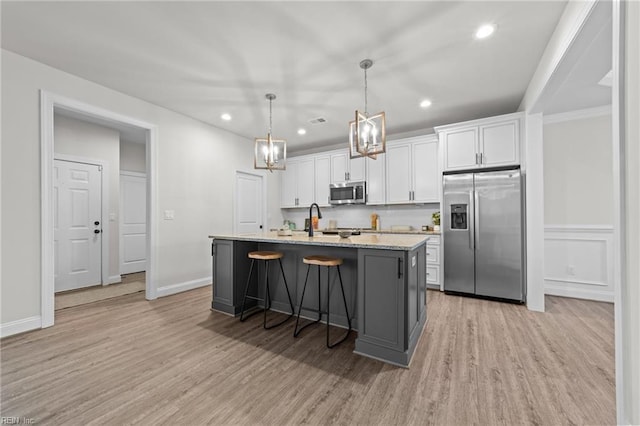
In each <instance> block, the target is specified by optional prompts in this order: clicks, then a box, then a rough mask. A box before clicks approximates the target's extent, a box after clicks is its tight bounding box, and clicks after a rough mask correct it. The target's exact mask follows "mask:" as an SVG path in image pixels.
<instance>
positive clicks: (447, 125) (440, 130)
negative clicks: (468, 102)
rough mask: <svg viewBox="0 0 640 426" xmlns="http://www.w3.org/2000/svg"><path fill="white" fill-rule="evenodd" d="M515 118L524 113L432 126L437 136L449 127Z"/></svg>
mask: <svg viewBox="0 0 640 426" xmlns="http://www.w3.org/2000/svg"><path fill="white" fill-rule="evenodd" d="M515 119H519V120H520V119H524V113H522V112H512V113H510V114H503V115H496V116H493V117H485V118H479V119H476V120H469V121H462V122H460V123H451V124H445V125H442V126H436V127H434V128H433V131H434V132H435V135H436V136H437V135H438V134H439V133H442V132H446V131H448V130H451V129H455V130H462V129H463V128H466V127H477V126H483V125H485V124H500V123H501V122H502V121H510V120H515ZM429 136H431V135H429ZM417 139H422V137H419V138H417Z"/></svg>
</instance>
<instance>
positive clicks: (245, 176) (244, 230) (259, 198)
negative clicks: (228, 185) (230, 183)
mask: <svg viewBox="0 0 640 426" xmlns="http://www.w3.org/2000/svg"><path fill="white" fill-rule="evenodd" d="M235 199H236V208H235V215H234V216H235V224H234V225H235V232H236V233H238V234H255V233H259V232H261V231H262V220H263V219H262V215H263V213H262V209H263V194H262V176H260V175H253V174H249V173H243V172H237V173H236V197H235Z"/></svg>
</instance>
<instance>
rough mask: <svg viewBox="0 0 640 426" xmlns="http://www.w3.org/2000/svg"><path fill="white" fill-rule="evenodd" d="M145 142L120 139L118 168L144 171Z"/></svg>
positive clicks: (145, 162) (145, 161)
mask: <svg viewBox="0 0 640 426" xmlns="http://www.w3.org/2000/svg"><path fill="white" fill-rule="evenodd" d="M146 167H147V159H146V149H145V144H143V143H137V142H129V141H126V140H123V139H120V170H126V171H128V172H138V173H146V171H147V169H146Z"/></svg>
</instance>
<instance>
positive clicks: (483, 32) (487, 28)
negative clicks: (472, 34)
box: [476, 24, 496, 39]
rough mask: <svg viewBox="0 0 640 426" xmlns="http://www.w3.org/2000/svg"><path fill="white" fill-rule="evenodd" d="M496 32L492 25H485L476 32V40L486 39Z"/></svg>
mask: <svg viewBox="0 0 640 426" xmlns="http://www.w3.org/2000/svg"><path fill="white" fill-rule="evenodd" d="M495 30H496V26H495V25H493V24H485V25H482V26H480V28H478V30H477V31H476V38H478V39H482V38H487V37H489V36H490V35H491V34H493V32H494V31H495Z"/></svg>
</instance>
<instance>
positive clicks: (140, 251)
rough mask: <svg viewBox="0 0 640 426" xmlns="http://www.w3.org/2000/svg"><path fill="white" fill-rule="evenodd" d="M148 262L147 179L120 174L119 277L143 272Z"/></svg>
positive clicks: (142, 176) (133, 174)
mask: <svg viewBox="0 0 640 426" xmlns="http://www.w3.org/2000/svg"><path fill="white" fill-rule="evenodd" d="M146 262H147V178H146V176H145V175H143V174H137V173H121V174H120V274H132V273H134V272H141V271H144V270H145V268H146Z"/></svg>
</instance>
